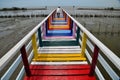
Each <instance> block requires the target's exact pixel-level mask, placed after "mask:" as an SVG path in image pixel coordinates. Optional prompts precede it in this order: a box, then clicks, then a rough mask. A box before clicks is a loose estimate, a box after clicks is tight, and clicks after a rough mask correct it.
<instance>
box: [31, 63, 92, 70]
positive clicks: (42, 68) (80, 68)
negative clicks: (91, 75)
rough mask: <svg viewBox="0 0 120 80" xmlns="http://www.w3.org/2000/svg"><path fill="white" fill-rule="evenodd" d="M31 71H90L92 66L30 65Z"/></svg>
mask: <svg viewBox="0 0 120 80" xmlns="http://www.w3.org/2000/svg"><path fill="white" fill-rule="evenodd" d="M30 69H31V70H34V69H35V70H37V69H39V70H40V69H41V70H47V69H52V70H53V69H59V70H61V69H65V70H70V69H74V70H75V69H79V70H84V69H90V66H89V65H88V64H82V65H77V64H75V65H30Z"/></svg>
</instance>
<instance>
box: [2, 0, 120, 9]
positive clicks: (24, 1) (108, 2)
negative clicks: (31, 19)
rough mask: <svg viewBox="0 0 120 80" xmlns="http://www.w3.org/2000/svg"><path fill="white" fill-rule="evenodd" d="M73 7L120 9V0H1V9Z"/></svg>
mask: <svg viewBox="0 0 120 80" xmlns="http://www.w3.org/2000/svg"><path fill="white" fill-rule="evenodd" d="M73 5H75V6H83V7H120V0H0V8H3V7H40V6H73Z"/></svg>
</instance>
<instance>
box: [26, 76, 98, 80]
mask: <svg viewBox="0 0 120 80" xmlns="http://www.w3.org/2000/svg"><path fill="white" fill-rule="evenodd" d="M24 80H96V78H95V76H92V77H90V76H88V75H82V76H31V77H25V78H24Z"/></svg>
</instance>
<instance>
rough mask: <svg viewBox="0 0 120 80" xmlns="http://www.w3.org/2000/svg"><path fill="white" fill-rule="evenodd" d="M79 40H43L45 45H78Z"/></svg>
mask: <svg viewBox="0 0 120 80" xmlns="http://www.w3.org/2000/svg"><path fill="white" fill-rule="evenodd" d="M78 45H79V44H78V43H77V41H43V46H78Z"/></svg>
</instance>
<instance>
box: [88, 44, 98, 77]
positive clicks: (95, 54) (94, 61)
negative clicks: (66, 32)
mask: <svg viewBox="0 0 120 80" xmlns="http://www.w3.org/2000/svg"><path fill="white" fill-rule="evenodd" d="M98 52H99V48H98V46H97V45H95V47H94V54H93V58H92V64H91V68H90V73H89V76H93V75H94V72H95V67H96V64H97V58H98Z"/></svg>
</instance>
